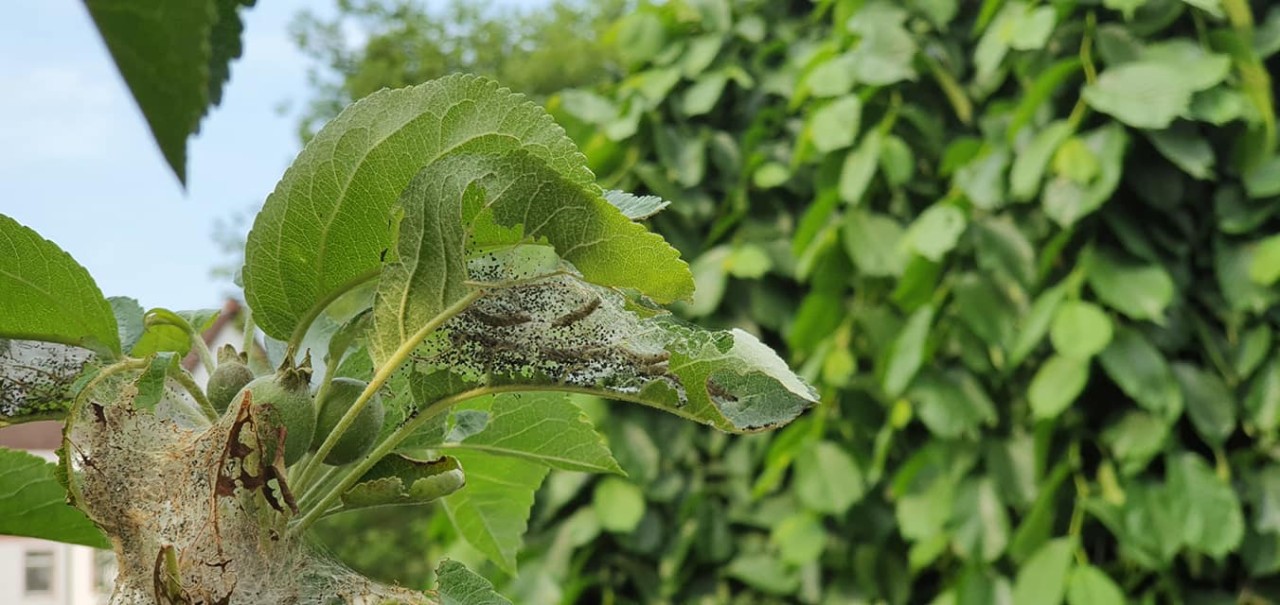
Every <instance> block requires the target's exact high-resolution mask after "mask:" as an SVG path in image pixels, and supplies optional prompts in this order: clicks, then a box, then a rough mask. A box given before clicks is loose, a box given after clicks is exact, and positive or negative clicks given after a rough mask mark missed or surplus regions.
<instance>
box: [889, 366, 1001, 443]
mask: <svg viewBox="0 0 1280 605" xmlns="http://www.w3.org/2000/svg"><path fill="white" fill-rule="evenodd" d="M907 397H908V399H910V400H911V401H912V402H913V403H914V404H915V407H916V414H917V415H918V416H919V417H920V421H921V422H923V423H924V425H925V426H926V427H928V428H929V432H931V433H933V434H934V435H937V436H939V437H944V438H956V437H966V436H968V437H973V436H977V435H978V434H979V433H980V432H981V430H982V427H983V426H991V425H994V424H995V422H996V418H997V416H996V407H995V404H994V403H993V402H992V401H991V398H990V397H989V396H988V395H987V393H986V391H985V390H984V389H983V387H982V384H981V383H979V382H978V381H977V379H975V378H974V377H973V375H972V374H970V373H968V372H966V371H964V370H946V371H937V370H929V371H925V372H921V373H920V375H919V376H918V377H917V378H916V379H915V381H914V382H913V383H912V385H911V389H910V390H909V391H908V392H907Z"/></svg>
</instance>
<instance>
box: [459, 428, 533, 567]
mask: <svg viewBox="0 0 1280 605" xmlns="http://www.w3.org/2000/svg"><path fill="white" fill-rule="evenodd" d="M455 457H456V458H457V459H458V461H459V462H461V463H462V467H463V468H464V469H466V470H465V472H466V486H465V487H463V488H462V489H460V490H458V491H456V492H454V493H452V494H450V495H449V496H447V497H445V499H444V500H443V503H444V510H445V512H446V513H447V514H448V515H449V520H450V521H452V522H453V525H454V527H456V528H457V529H458V533H459V534H461V535H462V537H463V538H464V539H466V541H467V542H469V543H470V544H471V545H472V546H474V547H476V549H477V550H479V551H480V552H482V553H484V555H485V556H486V557H488V558H489V560H490V561H493V563H494V564H495V565H497V566H498V567H499V568H500V569H502V570H503V571H505V572H507V573H509V574H515V572H516V552H517V551H519V550H520V543H521V541H522V536H524V532H525V529H526V528H527V525H528V520H529V510H530V509H531V508H532V507H533V494H534V492H536V491H537V490H538V486H540V485H542V479H543V478H544V477H546V476H547V467H545V466H543V465H541V464H538V463H535V462H529V461H527V460H521V459H519V458H510V457H505V456H493V455H490V454H484V453H480V452H461V451H459V452H456V456H455Z"/></svg>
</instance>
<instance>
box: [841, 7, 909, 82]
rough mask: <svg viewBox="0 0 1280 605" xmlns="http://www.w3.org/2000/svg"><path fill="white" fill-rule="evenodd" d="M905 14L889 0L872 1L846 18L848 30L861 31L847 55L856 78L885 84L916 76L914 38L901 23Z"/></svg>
mask: <svg viewBox="0 0 1280 605" xmlns="http://www.w3.org/2000/svg"><path fill="white" fill-rule="evenodd" d="M906 16H907V15H906V12H905V11H903V10H902V9H901V8H898V7H896V6H894V5H893V4H891V3H888V2H873V3H870V4H868V5H867V6H865V7H864V8H863V9H862V10H861V11H859V12H858V14H857V15H856V16H855V17H854V18H853V19H851V20H850V21H849V24H848V27H849V31H852V32H855V33H857V34H860V35H861V40H860V41H859V42H858V45H857V47H855V48H854V49H853V51H852V52H850V53H849V55H848V57H849V59H848V60H849V64H850V68H851V70H852V73H853V78H854V80H855V81H857V82H861V83H863V84H867V85H869V86H885V85H888V84H893V83H895V82H900V81H902V80H912V79H915V75H916V73H915V69H914V68H913V67H912V62H913V61H914V59H915V55H916V41H915V37H913V36H912V35H911V33H910V32H908V31H907V30H906V29H905V28H904V27H903V21H905V19H906Z"/></svg>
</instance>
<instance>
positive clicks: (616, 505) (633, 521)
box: [591, 477, 645, 534]
mask: <svg viewBox="0 0 1280 605" xmlns="http://www.w3.org/2000/svg"><path fill="white" fill-rule="evenodd" d="M591 505H592V508H593V509H594V510H595V511H596V518H598V519H600V527H603V528H604V529H605V530H607V531H611V532H614V533H618V534H626V533H631V532H632V531H635V529H636V527H637V526H638V525H640V519H641V518H643V517H644V510H645V501H644V492H642V491H640V488H639V487H636V485H635V484H634V483H631V482H630V481H627V480H626V479H620V478H618V477H605V478H604V480H603V481H601V482H600V483H598V484H597V485H596V489H595V492H593V495H592V498H591Z"/></svg>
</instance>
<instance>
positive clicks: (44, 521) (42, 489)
mask: <svg viewBox="0 0 1280 605" xmlns="http://www.w3.org/2000/svg"><path fill="white" fill-rule="evenodd" d="M56 468H57V467H56V465H54V464H53V463H52V462H46V461H44V460H43V459H41V458H39V457H37V456H33V455H31V454H28V453H26V452H22V451H18V450H10V449H5V448H0V534H4V535H9V536H27V537H30V538H40V539H42V540H53V541H55V542H67V543H70V544H83V545H85V546H92V547H94V548H110V546H111V544H110V542H108V541H107V538H106V536H104V535H102V531H101V530H99V529H98V527H97V526H96V525H94V524H93V522H92V521H90V520H89V519H88V518H87V517H85V515H84V513H82V512H80V510H79V509H77V508H75V507H73V506H71V505H70V504H67V490H66V488H64V487H63V486H62V484H60V483H59V482H58V480H57V479H55V478H54V476H55V473H56Z"/></svg>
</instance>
